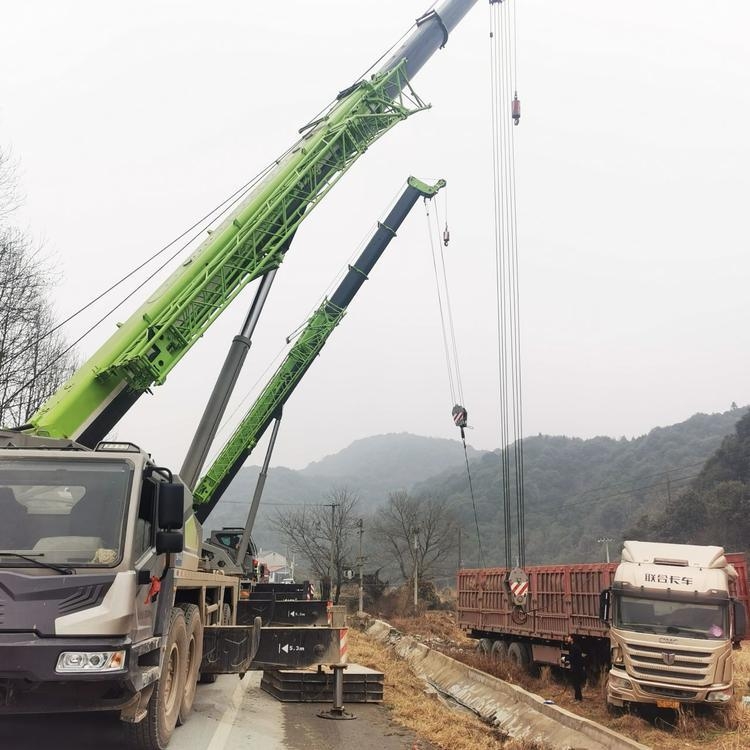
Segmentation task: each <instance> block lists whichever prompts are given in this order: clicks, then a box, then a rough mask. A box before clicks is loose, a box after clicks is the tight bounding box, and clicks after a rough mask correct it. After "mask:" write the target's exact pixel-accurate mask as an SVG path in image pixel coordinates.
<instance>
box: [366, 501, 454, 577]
mask: <svg viewBox="0 0 750 750" xmlns="http://www.w3.org/2000/svg"><path fill="white" fill-rule="evenodd" d="M457 529H458V526H457V525H456V520H455V518H454V516H453V513H452V511H451V509H450V507H449V505H448V501H447V499H445V498H441V497H428V496H419V497H414V496H411V495H409V494H408V493H406V492H404V491H399V492H392V493H391V494H390V495H389V496H388V503H387V505H386V506H385V508H383V509H382V510H379V511H378V513H377V515H376V516H375V518H373V520H372V536H373V537H374V538H375V539H376V540H377V541H378V542H379V543H380V547H381V549H387V550H388V552H389V553H390V557H391V558H392V560H393V561H394V562H395V563H396V564H397V565H398V568H399V570H400V572H401V575H402V576H403V578H404V580H409V579H410V578H412V576H413V575H414V564H415V562H416V564H417V569H418V571H419V576H420V578H422V579H423V580H425V581H429V580H431V579H433V578H435V576H436V575H437V574H438V573H440V572H442V571H441V570H440V568H441V565H442V564H443V563H444V562H445V561H447V560H448V559H451V558H452V556H453V551H454V546H455V541H456V536H457ZM415 532H416V533H415ZM415 537H416V540H417V545H416V549H415V546H414V539H415Z"/></svg>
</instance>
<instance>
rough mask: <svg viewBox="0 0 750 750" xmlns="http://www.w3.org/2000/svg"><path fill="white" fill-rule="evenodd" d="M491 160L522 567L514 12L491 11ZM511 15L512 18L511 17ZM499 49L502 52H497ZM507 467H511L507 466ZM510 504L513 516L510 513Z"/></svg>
mask: <svg viewBox="0 0 750 750" xmlns="http://www.w3.org/2000/svg"><path fill="white" fill-rule="evenodd" d="M490 10H491V16H490V39H491V51H490V58H491V86H492V92H491V93H492V97H491V100H492V131H493V132H492V147H493V148H492V156H493V185H494V189H495V205H494V223H495V242H496V259H495V268H496V294H497V306H498V309H497V327H498V372H499V375H498V378H499V385H500V420H499V421H500V432H501V443H502V450H501V473H502V489H503V518H504V526H505V528H504V531H505V547H506V550H505V552H506V565H507V566H508V567H510V566H511V562H512V551H513V544H512V537H513V528H512V527H513V524H512V521H513V515H515V527H516V528H515V533H516V538H517V545H516V560H517V564H518V565H520V566H521V567H523V565H524V564H525V511H524V505H525V499H524V489H523V422H522V390H521V353H520V333H521V326H520V289H519V254H518V209H517V202H516V164H515V138H514V135H515V131H514V127H515V125H513V124H512V123H511V119H512V118H511V116H510V115H511V114H512V112H513V106H514V105H513V101H514V99H515V93H516V92H515V91H514V83H517V80H516V77H517V68H518V57H517V44H516V40H517V25H516V18H517V16H516V11H515V6H514V8H513V9H512V10H511V9H509V8H508V3H499V4H498V3H492V4H491V5H490ZM511 14H512V15H511ZM498 45H502V50H500V49H499V48H498ZM511 462H512V465H511ZM512 498H513V499H515V513H514V512H513V510H512V506H511V503H512Z"/></svg>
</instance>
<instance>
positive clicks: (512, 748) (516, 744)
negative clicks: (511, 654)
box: [349, 629, 543, 750]
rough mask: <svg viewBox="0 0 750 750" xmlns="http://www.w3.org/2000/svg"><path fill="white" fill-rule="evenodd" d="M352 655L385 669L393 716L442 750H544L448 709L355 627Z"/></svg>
mask: <svg viewBox="0 0 750 750" xmlns="http://www.w3.org/2000/svg"><path fill="white" fill-rule="evenodd" d="M349 658H350V660H351V661H353V662H356V663H358V664H363V665H364V666H367V667H371V668H372V669H377V670H379V671H381V672H383V673H384V674H385V701H384V702H385V705H386V706H387V707H388V708H389V709H390V711H391V716H392V717H393V719H394V720H395V721H396V722H397V723H398V724H401V725H402V726H405V727H408V728H409V729H411V730H412V731H414V732H416V733H417V734H418V735H419V736H420V737H422V738H424V739H425V740H426V741H427V742H429V743H431V744H432V745H434V746H435V747H437V748H440V749H441V750H498V749H499V748H502V750H543V748H541V747H539V746H537V745H534V744H531V743H528V742H526V743H525V742H520V741H517V740H513V739H511V738H508V737H507V736H504V735H503V734H502V733H501V732H500V731H499V730H498V729H496V728H493V727H490V726H488V725H487V724H485V723H484V722H482V721H481V720H480V719H479V718H478V717H477V716H475V715H474V714H472V713H469V712H464V711H452V710H451V709H449V708H447V707H446V706H445V705H444V704H443V703H442V702H440V701H439V700H438V699H437V698H436V697H435V696H434V695H429V694H428V693H427V692H426V691H425V684H424V682H423V681H422V680H420V679H419V678H418V677H416V676H415V675H414V674H413V673H412V672H411V670H410V669H409V667H408V666H407V665H406V663H405V662H403V661H402V660H401V659H398V658H395V657H394V656H393V655H392V654H391V653H390V652H389V650H388V649H387V648H386V647H385V646H382V645H381V644H379V643H376V642H374V641H371V640H370V639H368V638H367V637H366V636H364V635H363V634H362V633H360V632H358V631H356V630H354V629H351V630H350V631H349Z"/></svg>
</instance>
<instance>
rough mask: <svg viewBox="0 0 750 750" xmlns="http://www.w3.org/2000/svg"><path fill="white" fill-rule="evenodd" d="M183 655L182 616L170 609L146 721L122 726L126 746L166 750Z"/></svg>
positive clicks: (177, 706)
mask: <svg viewBox="0 0 750 750" xmlns="http://www.w3.org/2000/svg"><path fill="white" fill-rule="evenodd" d="M186 654H187V628H186V626H185V613H184V612H183V611H182V610H181V609H180V608H179V607H174V608H173V609H172V611H171V613H170V616H169V630H168V631H167V645H166V647H165V649H164V658H163V661H162V665H161V673H160V675H159V679H158V680H157V681H156V682H155V683H154V689H153V692H152V693H151V698H150V699H149V702H148V706H147V708H146V717H145V718H144V719H143V720H141V721H139V722H138V723H137V724H125V732H126V735H127V741H128V745H129V746H130V747H132V748H134V749H135V750H166V748H167V745H168V744H169V740H170V739H171V737H172V733H173V732H174V729H175V727H176V726H177V716H178V715H179V712H180V703H181V701H182V695H183V693H184V691H185V672H186V669H185V667H186V662H185V660H186Z"/></svg>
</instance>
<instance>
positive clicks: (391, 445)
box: [205, 409, 750, 565]
mask: <svg viewBox="0 0 750 750" xmlns="http://www.w3.org/2000/svg"><path fill="white" fill-rule="evenodd" d="M746 413H747V409H735V410H732V411H728V412H724V413H722V414H696V415H695V416H693V417H690V419H687V420H686V421H684V422H681V423H679V424H675V425H671V426H669V427H657V428H654V429H653V430H651V431H650V432H649V433H648V434H646V435H643V436H640V437H637V438H633V439H630V440H628V439H626V438H620V439H614V438H609V437H596V438H591V439H590V440H582V439H580V438H569V437H554V436H549V435H538V436H535V437H529V438H526V439H525V440H524V441H523V458H524V469H525V472H524V473H525V508H526V560H527V563H528V564H537V563H549V562H586V561H592V560H597V559H601V558H602V555H603V546H602V544H600V543H599V542H597V540H598V539H602V538H611V539H612V540H614V541H613V542H611V544H610V551H611V553H612V554H613V555H616V554H617V550H618V545H619V544H620V542H621V541H622V540H623V538H624V536H625V534H626V532H627V531H628V530H630V529H632V528H633V527H634V526H635V525H636V523H637V522H638V520H639V519H640V518H641V517H643V516H644V515H645V514H652V515H654V514H657V515H658V514H659V512H660V511H663V510H664V508H665V507H666V508H672V507H673V506H672V505H670V498H671V503H672V504H674V502H675V499H676V498H677V497H679V496H680V493H681V492H682V491H684V490H685V488H687V487H689V485H690V482H691V481H692V480H693V479H694V478H695V477H696V476H698V475H699V474H700V472H701V470H702V469H703V465H704V464H705V462H706V461H707V460H708V459H709V458H711V457H712V456H713V454H714V453H715V452H716V451H717V449H718V448H719V447H720V446H721V445H722V441H723V440H724V438H725V437H726V436H727V435H729V434H730V433H732V432H733V431H734V428H735V424H736V423H737V422H738V420H739V419H740V418H741V417H743V416H744V415H745V414H746ZM748 419H750V418H748ZM748 431H750V425H748ZM730 447H731V446H729V447H728V448H727V450H729V448H730ZM738 450H740V449H738ZM741 450H745V447H744V443H743V447H742V448H741ZM469 456H470V467H471V474H472V483H473V487H474V500H475V504H476V510H477V522H478V525H479V527H480V531H481V539H482V551H483V553H484V554H483V558H484V563H485V564H502V563H503V562H504V559H505V552H504V543H503V539H504V531H503V510H502V503H501V500H500V489H499V488H500V476H501V468H500V465H501V464H500V462H501V455H500V453H499V452H498V451H495V452H493V453H490V452H487V451H476V450H473V449H472V450H470V453H469ZM512 462H513V451H512V449H511V451H510V463H511V468H512ZM722 466H723V465H722ZM722 466H719V465H716V466H715V468H714V470H713V471H714V474H715V475H716V476H717V477H718V478H720V479H722V480H723V479H725V478H726V477H727V476H734V475H733V474H731V472H730V473H729V474H727V473H726V472H727V471H728V470H727V469H726V467H723V468H722ZM707 470H708V468H707ZM258 472H259V468H258V467H257V466H252V467H247V468H245V469H243V470H242V471H241V472H240V473H239V475H238V476H237V478H236V479H235V481H234V483H233V484H232V486H231V487H230V488H229V490H228V491H227V493H226V495H225V497H224V498H223V499H222V500H221V502H220V503H219V505H218V507H217V508H216V509H215V510H214V512H213V513H212V514H211V516H210V517H209V519H208V521H207V523H206V524H205V529H206V531H209V530H210V529H212V528H217V527H220V526H228V525H237V524H244V521H245V517H246V514H247V509H248V507H249V504H250V500H251V498H252V495H253V492H254V490H255V482H256V479H257V476H258ZM717 472H718V474H717ZM722 472H723V473H722ZM512 473H513V472H511V475H512ZM334 487H346V488H348V489H350V490H352V491H353V492H356V493H358V494H359V496H360V498H361V499H362V501H363V502H362V504H361V508H362V513H363V515H365V514H367V513H371V512H375V513H377V509H378V507H380V506H381V505H382V504H383V503H384V502H385V501H386V499H387V497H388V493H389V492H392V491H394V490H397V489H405V490H407V491H409V492H411V493H415V494H416V493H424V494H428V495H441V496H447V497H448V498H449V500H450V502H451V504H452V505H453V508H454V510H455V512H456V515H457V516H458V519H459V521H460V523H461V527H462V557H463V560H464V563H465V564H467V565H470V564H478V563H479V554H478V546H477V543H476V523H475V519H474V512H473V508H472V502H471V497H470V494H469V485H468V481H467V475H466V468H465V464H464V455H463V448H462V446H461V443H460V442H459V441H456V440H443V439H438V438H427V437H420V436H418V435H409V434H406V433H399V434H390V435H377V436H374V437H369V438H365V439H363V440H357V441H356V442H354V443H352V444H351V445H350V446H348V447H347V448H345V449H344V450H342V451H340V452H339V453H336V454H334V455H332V456H326V457H325V458H323V459H321V460H320V461H316V462H315V463H312V464H310V465H309V466H307V467H306V468H305V469H302V470H301V471H294V470H292V469H287V468H283V467H279V468H274V469H271V471H270V472H269V476H268V480H267V483H266V489H265V492H264V495H263V502H262V504H261V509H260V512H259V516H258V521H257V523H256V528H255V532H254V537H255V539H256V541H257V543H258V544H260V545H261V546H262V547H263V548H266V549H268V548H275V549H276V550H278V551H280V552H282V553H283V552H284V551H285V547H284V542H283V540H281V539H279V538H278V536H277V534H276V532H275V531H274V530H273V528H272V526H271V524H270V522H269V521H270V519H271V518H272V517H273V515H274V514H275V513H284V512H286V511H287V510H290V509H294V508H295V507H298V506H299V505H303V504H309V503H319V502H326V498H327V495H328V493H329V492H330V491H331V489H333V488H334ZM514 497H515V487H514V486H511V498H512V500H511V502H512V504H513V506H514V507H515V499H514ZM373 509H374V510H373ZM702 517H703V518H704V517H705V516H702ZM655 523H656V524H657V525H656V527H654V528H652V531H653V532H654V533H656V534H658V525H659V524H660V523H663V521H659V520H658V519H657V520H656V521H655ZM514 525H515V512H514V513H513V526H514ZM365 537H367V535H365ZM365 542H366V544H367V538H366V539H365ZM457 542H458V540H457ZM717 543H721V542H720V541H717ZM367 554H368V555H371V557H370V560H371V562H373V563H377V564H379V561H378V550H377V549H376V550H372V551H370V550H368V551H367Z"/></svg>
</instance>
